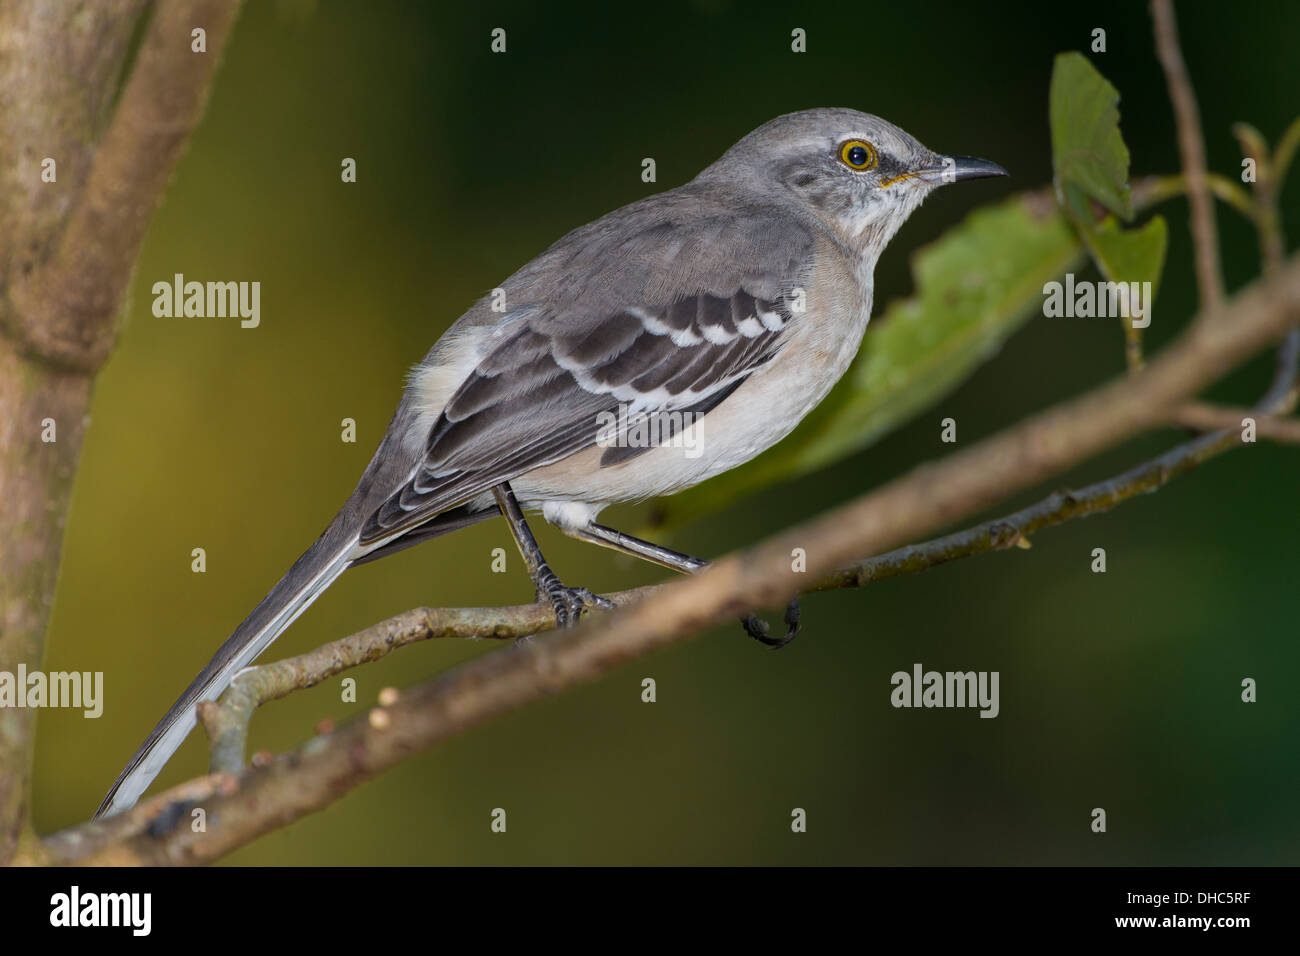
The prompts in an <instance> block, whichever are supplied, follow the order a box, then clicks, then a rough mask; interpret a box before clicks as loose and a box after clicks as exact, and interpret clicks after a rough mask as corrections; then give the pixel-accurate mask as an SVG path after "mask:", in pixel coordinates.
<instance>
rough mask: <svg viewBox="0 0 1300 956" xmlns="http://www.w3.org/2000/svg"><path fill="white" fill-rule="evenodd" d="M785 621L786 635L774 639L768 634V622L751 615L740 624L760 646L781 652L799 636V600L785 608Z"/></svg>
mask: <svg viewBox="0 0 1300 956" xmlns="http://www.w3.org/2000/svg"><path fill="white" fill-rule="evenodd" d="M782 620H784V621H785V635H784V636H782V637H772V636H770V635H769V634H768V626H767V622H766V621H764V620H762V619H761V618H759V617H756V616H755V615H753V614H751V615H749V616H748V617H746V618H744V619H743V620H742V621H741V622H740V623H741V624H742V625H743V626H744V628H745V633H746V634H748V635H749V636H750V637H752V638H753V639H754V640H756V641H758V642H759V643H760V644H765V645H766V646H768V647H770V648H772V650H774V651H779V650H780V649H781V648H783V647H785V646H786V645H787V644H789V643H790V642H791V641H793V640H794V639H795V637H796V636H798V634H799V599H798V598H796V599H795V600H793V601H791V602H790V603H789V604H787V605H786V606H785V615H784V617H783V618H782Z"/></svg>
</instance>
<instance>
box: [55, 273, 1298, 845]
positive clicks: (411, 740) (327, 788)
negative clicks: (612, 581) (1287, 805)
mask: <svg viewBox="0 0 1300 956" xmlns="http://www.w3.org/2000/svg"><path fill="white" fill-rule="evenodd" d="M1297 322H1300V257H1295V258H1293V260H1292V261H1290V262H1289V263H1287V264H1286V265H1285V266H1284V268H1283V269H1281V270H1279V272H1278V273H1277V274H1275V275H1274V276H1273V277H1272V278H1270V279H1268V280H1265V281H1261V282H1258V283H1256V284H1255V285H1253V286H1252V287H1250V288H1249V289H1247V290H1246V291H1244V292H1242V293H1241V294H1240V295H1239V296H1238V297H1237V298H1236V299H1235V300H1234V301H1233V302H1232V303H1231V304H1229V305H1228V306H1227V307H1225V308H1223V309H1221V310H1218V311H1214V312H1209V313H1208V314H1207V313H1203V314H1202V315H1201V316H1200V317H1199V318H1198V319H1197V320H1196V321H1195V322H1193V323H1192V324H1191V326H1190V327H1189V328H1188V329H1187V330H1186V331H1185V332H1184V333H1183V334H1182V335H1181V336H1180V337H1179V339H1178V340H1177V341H1176V342H1175V343H1174V344H1173V345H1171V346H1170V347H1168V348H1167V349H1166V350H1165V351H1164V352H1163V353H1162V354H1160V355H1159V356H1157V357H1156V358H1155V359H1154V360H1153V361H1152V362H1151V363H1150V364H1149V365H1148V366H1147V367H1146V368H1145V370H1144V371H1142V372H1141V373H1140V374H1137V375H1132V376H1126V377H1125V378H1123V379H1121V380H1117V381H1113V382H1111V383H1109V384H1107V385H1104V386H1101V387H1099V388H1097V389H1095V390H1093V391H1091V392H1089V393H1087V394H1085V395H1084V396H1082V397H1080V398H1077V399H1074V400H1072V401H1069V402H1065V403H1062V404H1060V405H1057V406H1055V407H1053V408H1051V409H1048V410H1047V411H1044V412H1041V413H1039V414H1038V415H1035V416H1034V417H1032V418H1030V419H1028V420H1026V421H1025V422H1022V423H1021V424H1019V425H1016V426H1014V427H1011V428H1009V429H1007V430H1005V431H1003V432H1001V433H1000V434H998V435H996V436H994V437H992V438H990V439H987V440H985V441H983V442H980V443H978V444H976V445H974V446H972V447H971V448H969V449H966V450H964V451H960V452H957V453H954V454H951V455H949V456H947V457H946V458H944V459H942V460H940V461H937V462H934V463H929V464H925V465H922V466H920V467H918V468H916V469H914V470H913V471H912V472H910V473H909V474H907V475H905V476H903V477H900V478H898V479H895V480H894V481H891V482H889V483H888V484H886V485H884V486H882V487H880V488H878V489H876V490H874V491H872V492H870V493H868V494H866V495H863V496H862V497H860V498H858V499H856V500H855V501H853V502H851V503H849V504H847V505H845V506H842V507H840V508H837V509H835V510H833V511H831V512H828V513H827V514H825V515H823V516H821V517H820V518H818V519H816V520H814V521H811V522H808V523H806V524H804V525H801V526H799V527H797V528H794V529H791V530H788V531H786V532H784V533H782V534H780V535H777V536H775V537H773V538H770V539H768V540H767V541H765V542H763V543H762V544H759V545H757V546H755V547H753V548H750V549H748V550H746V551H743V552H740V553H738V554H733V555H731V556H728V557H726V558H724V559H722V560H720V561H719V562H717V563H716V564H714V565H713V566H711V567H710V568H708V569H707V570H705V571H703V572H701V573H699V574H698V575H695V576H692V577H689V578H684V579H682V580H679V581H675V582H673V583H671V584H668V585H665V586H663V587H662V588H660V589H659V590H658V591H657V592H656V594H655V598H654V600H652V601H647V600H641V601H636V602H634V603H633V604H631V605H630V606H628V607H625V608H623V609H620V610H619V611H617V612H614V613H612V614H609V615H603V616H596V617H593V618H591V619H588V620H586V621H584V622H583V623H582V624H580V625H579V626H578V627H576V628H574V629H572V630H567V631H563V632H559V633H553V634H550V635H547V636H546V637H543V638H540V639H538V640H536V641H534V642H532V643H530V644H527V645H520V646H518V647H516V648H512V649H509V650H506V651H503V652H500V653H495V654H488V655H484V656H481V657H478V658H476V659H474V660H472V661H469V662H468V663H466V664H463V665H461V666H459V667H457V668H455V669H453V670H452V671H450V672H448V673H446V674H444V675H442V676H440V677H438V678H436V679H435V680H433V681H431V682H429V683H427V684H424V685H422V686H419V687H416V688H414V689H412V690H410V691H408V692H406V693H405V694H402V695H399V696H398V697H397V699H396V700H394V701H392V702H391V703H386V704H384V705H381V706H379V707H375V708H372V709H371V711H370V712H369V713H368V714H367V715H366V717H365V718H363V719H357V720H354V721H352V722H350V723H348V724H346V725H344V726H343V727H340V728H338V729H336V730H332V731H330V732H328V733H325V734H322V735H320V736H317V737H316V738H314V739H312V740H311V741H308V742H307V743H306V744H304V745H303V746H302V747H300V748H298V749H297V750H295V751H292V752H290V753H287V754H283V755H281V756H279V757H276V758H274V759H271V760H269V761H268V762H266V763H265V764H262V765H258V766H254V767H250V768H248V769H247V770H245V771H243V772H242V773H240V774H238V775H235V774H231V773H221V774H215V775H211V776H208V777H204V778H201V779H200V780H196V781H191V782H190V783H188V784H185V785H184V786H183V787H182V788H179V789H177V790H173V791H169V792H166V793H163V794H160V795H159V796H156V797H154V798H152V799H151V800H149V801H147V802H146V803H143V804H141V805H140V806H138V807H137V808H135V809H134V810H133V811H131V812H129V813H127V814H122V815H120V816H118V817H113V818H109V819H108V820H105V821H95V822H91V823H87V824H83V825H81V826H79V827H74V828H72V829H70V830H65V831H62V832H61V833H58V834H54V835H53V836H51V837H49V838H48V839H47V840H46V841H45V843H44V847H43V852H44V853H45V854H46V856H47V858H48V859H49V860H51V861H54V862H73V861H76V862H83V863H95V862H117V863H121V862H138V863H200V862H207V861H211V860H215V859H217V858H219V857H220V856H222V855H223V854H225V853H227V852H229V851H230V850H232V849H234V848H236V847H238V846H241V845H243V844H244V843H247V842H249V841H250V840H252V839H254V838H256V837H257V836H259V835H261V834H262V833H265V832H267V831H269V830H272V829H274V828H276V827H279V826H283V825H285V824H287V823H288V822H291V821H292V820H295V819H298V818H299V817H301V816H303V815H305V814H307V813H310V812H313V811H315V810H318V809H320V808H322V807H324V806H327V805H328V804H330V803H331V802H333V801H334V800H336V799H338V797H339V796H340V795H341V794H343V793H345V792H347V791H348V790H350V789H352V788H353V787H355V786H357V785H358V784H360V783H361V782H363V781H365V780H368V779H370V778H371V777H373V776H374V775H376V774H378V773H380V772H381V771H383V770H384V769H385V768H387V767H389V766H392V765H393V764H395V763H397V762H398V761H400V760H402V759H404V758H405V757H407V756H410V755H411V754H413V753H415V752H417V751H419V750H421V749H424V748H427V747H429V746H431V745H433V744H434V743H437V742H438V741H440V740H443V739H446V738H447V737H450V736H452V735H454V734H457V733H461V732H463V731H465V730H466V729H468V728H470V727H473V726H475V725H477V724H479V723H481V722H483V721H485V720H487V719H489V718H491V717H494V716H497V715H499V714H502V713H505V712H507V711H509V710H512V709H515V708H517V707H520V706H522V705H523V704H526V703H528V702H530V701H533V700H536V699H539V698H541V697H544V696H548V695H551V694H555V693H558V692H559V691H561V690H563V689H565V688H568V687H571V686H574V685H576V684H579V683H583V682H586V681H590V680H594V679H596V678H597V677H600V676H601V675H603V674H605V673H608V672H609V671H610V670H612V669H613V668H615V667H617V666H618V665H619V664H621V663H623V662H625V661H627V660H631V659H633V658H636V657H639V656H642V655H644V654H647V653H649V652H651V651H653V650H656V649H658V648H662V647H666V646H669V645H671V644H674V643H679V642H681V641H684V640H685V639H686V638H687V637H688V636H689V635H691V634H694V633H696V632H698V631H700V630H702V629H703V628H705V627H708V626H710V625H712V624H715V623H719V622H721V621H724V620H726V619H728V618H732V617H737V616H740V615H741V614H743V613H744V612H746V611H747V610H749V609H750V608H753V607H759V606H777V605H780V604H782V603H784V602H785V601H786V600H787V599H788V598H789V597H791V596H792V595H794V594H795V593H796V592H797V591H798V590H800V589H801V582H802V581H805V580H807V579H806V578H805V577H804V576H803V575H800V574H797V573H795V572H793V571H792V569H791V562H790V554H791V551H792V549H793V548H796V547H797V548H803V549H804V551H805V553H806V555H807V574H808V575H810V576H812V577H813V578H814V579H819V578H821V577H823V576H826V575H829V574H830V573H831V572H832V571H833V570H834V569H835V568H837V567H839V566H841V565H843V564H846V563H847V562H849V561H850V560H852V559H853V557H854V556H855V555H860V554H863V553H871V552H872V551H880V550H883V549H885V548H888V547H891V546H894V545H897V544H899V543H901V542H903V541H906V540H907V539H908V538H913V537H916V536H918V535H920V534H923V533H924V532H926V531H927V530H930V529H933V528H935V527H938V526H941V525H945V524H951V523H953V522H954V521H956V520H958V519H960V518H961V517H963V516H966V515H969V514H972V513H975V512H978V511H981V510H984V509H985V508H987V507H989V506H990V505H992V504H994V503H995V502H997V501H998V500H1001V499H1003V498H1005V497H1006V496H1008V495H1011V494H1014V493H1015V492H1017V491H1019V490H1021V489H1024V488H1027V487H1030V486H1032V485H1034V484H1037V483H1039V482H1041V481H1043V480H1045V479H1047V478H1049V477H1051V476H1052V475H1054V474H1058V473H1060V472H1061V471H1063V470H1065V469H1066V468H1069V467H1071V466H1072V465H1075V464H1077V463H1079V462H1081V461H1084V460H1086V459H1088V458H1090V457H1091V456H1092V455H1094V454H1095V453H1097V452H1099V451H1101V450H1103V449H1105V448H1107V447H1110V446H1112V445H1114V444H1116V443H1118V442H1120V441H1122V440H1124V439H1126V438H1128V437H1130V436H1132V435H1134V434H1136V433H1137V432H1139V431H1141V430H1143V429H1146V428H1149V427H1152V426H1155V425H1157V424H1159V423H1160V422H1162V421H1164V420H1165V419H1166V418H1167V416H1168V414H1169V411H1170V409H1171V408H1173V407H1175V406H1177V405H1179V404H1181V403H1183V402H1184V401H1185V400H1186V399H1188V398H1189V397H1190V396H1191V395H1194V394H1195V393H1197V392H1198V391H1199V390H1201V389H1202V388H1204V387H1205V386H1207V385H1208V384H1210V383H1211V382H1213V381H1214V380H1216V379H1217V378H1219V377H1221V376H1222V375H1223V374H1225V373H1226V372H1227V371H1228V370H1230V369H1231V368H1233V367H1234V366H1235V365H1237V364H1238V363H1240V362H1241V361H1242V360H1244V359H1245V358H1247V357H1248V356H1249V355H1251V354H1253V353H1254V352H1256V351H1258V350H1259V349H1261V348H1263V347H1265V346H1266V345H1268V344H1270V343H1272V342H1274V341H1276V340H1277V339H1278V338H1280V337H1281V336H1282V335H1283V334H1284V333H1285V332H1286V331H1288V330H1289V329H1290V328H1291V327H1293V326H1295V325H1296V324H1297ZM1275 391H1276V389H1270V396H1269V397H1268V398H1276V396H1275V395H1274V394H1273V393H1274V392H1275ZM1285 391H1286V392H1289V391H1290V389H1289V388H1287V389H1285ZM1222 440H1224V436H1223V434H1222V433H1216V434H1215V435H1211V436H1205V438H1203V439H1199V440H1198V442H1200V443H1203V445H1202V446H1201V448H1200V451H1198V452H1197V453H1198V454H1201V455H1206V454H1207V450H1208V449H1209V448H1210V447H1211V446H1212V445H1213V444H1214V442H1216V441H1222ZM1191 444H1192V445H1196V444H1197V442H1193V443H1191ZM1189 460H1190V459H1189ZM1164 480H1167V478H1165V479H1164ZM1062 506H1065V507H1068V506H1069V505H1068V503H1067V502H1062ZM524 613H525V615H526V614H527V612H524ZM196 801H198V802H201V803H202V805H203V807H204V809H205V810H206V811H207V819H208V829H207V830H206V831H205V832H201V833H196V832H194V831H193V830H192V829H191V827H189V826H188V825H187V821H188V819H189V813H188V811H189V809H190V808H192V807H193V806H195V803H196Z"/></svg>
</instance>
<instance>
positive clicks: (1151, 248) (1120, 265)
mask: <svg viewBox="0 0 1300 956" xmlns="http://www.w3.org/2000/svg"><path fill="white" fill-rule="evenodd" d="M1086 241H1087V242H1088V245H1089V251H1090V252H1091V253H1092V258H1093V260H1094V261H1095V262H1096V263H1097V268H1098V269H1100V270H1101V274H1102V275H1103V276H1104V277H1106V278H1107V279H1109V280H1110V281H1111V282H1150V283H1151V294H1152V295H1153V296H1154V295H1155V293H1156V290H1158V289H1159V288H1160V275H1161V273H1162V272H1163V271H1164V267H1165V249H1166V247H1167V246H1168V242H1169V229H1168V227H1167V226H1166V225H1165V218H1164V216H1154V217H1152V219H1151V220H1150V221H1149V222H1148V223H1147V224H1146V225H1144V226H1141V227H1140V228H1134V229H1127V230H1122V229H1120V228H1119V224H1118V223H1117V222H1115V220H1114V219H1113V218H1110V217H1107V218H1106V220H1105V221H1104V222H1102V223H1101V224H1100V225H1099V226H1097V227H1096V228H1095V229H1092V230H1091V231H1090V232H1089V234H1088V236H1087V238H1086Z"/></svg>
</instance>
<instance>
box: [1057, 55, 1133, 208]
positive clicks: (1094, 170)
mask: <svg viewBox="0 0 1300 956" xmlns="http://www.w3.org/2000/svg"><path fill="white" fill-rule="evenodd" d="M1049 102H1050V115H1051V124H1052V168H1053V170H1054V171H1055V182H1056V188H1057V194H1058V197H1059V198H1060V201H1061V202H1062V203H1063V204H1065V203H1069V202H1071V201H1072V198H1073V197H1072V196H1071V195H1070V191H1069V190H1068V189H1067V188H1066V187H1067V186H1068V185H1069V184H1073V185H1075V186H1077V187H1078V188H1079V189H1080V190H1082V192H1084V193H1085V194H1087V195H1088V196H1091V197H1092V198H1093V199H1095V200H1097V202H1099V203H1101V204H1102V205H1103V206H1105V207H1106V208H1107V209H1109V210H1110V211H1111V212H1113V213H1115V215H1117V216H1120V217H1122V218H1123V219H1125V220H1129V219H1132V218H1133V203H1132V196H1131V195H1130V193H1129V187H1128V159H1129V157H1128V147H1126V146H1125V145H1124V138H1123V137H1122V136H1121V135H1120V132H1119V93H1118V92H1117V91H1116V89H1115V87H1113V86H1111V85H1110V83H1108V82H1107V81H1106V78H1105V77H1104V76H1102V75H1101V74H1100V73H1098V72H1097V70H1096V69H1095V68H1094V67H1093V65H1092V64H1091V63H1089V62H1088V60H1087V59H1086V58H1085V57H1084V56H1083V55H1082V54H1081V53H1073V52H1072V53H1061V54H1058V55H1057V57H1056V62H1055V64H1054V65H1053V68H1052V86H1051V91H1050V94H1049ZM1088 218H1091V217H1088Z"/></svg>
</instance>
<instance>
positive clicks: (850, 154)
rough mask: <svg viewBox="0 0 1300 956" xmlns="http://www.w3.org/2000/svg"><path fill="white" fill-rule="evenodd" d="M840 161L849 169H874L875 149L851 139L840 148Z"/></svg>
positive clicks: (868, 144)
mask: <svg viewBox="0 0 1300 956" xmlns="http://www.w3.org/2000/svg"><path fill="white" fill-rule="evenodd" d="M840 161H841V162H843V163H844V165H845V166H847V167H849V169H857V170H863V169H874V168H875V165H876V148H875V147H874V146H872V145H871V144H870V143H865V142H863V141H862V140H860V139H851V140H849V141H848V142H847V143H845V144H844V145H843V146H841V147H840Z"/></svg>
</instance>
